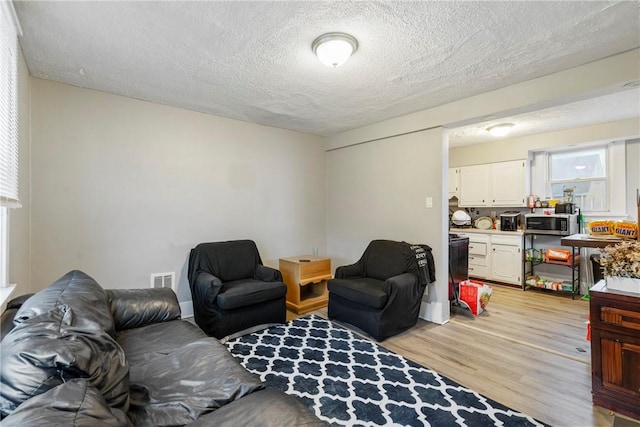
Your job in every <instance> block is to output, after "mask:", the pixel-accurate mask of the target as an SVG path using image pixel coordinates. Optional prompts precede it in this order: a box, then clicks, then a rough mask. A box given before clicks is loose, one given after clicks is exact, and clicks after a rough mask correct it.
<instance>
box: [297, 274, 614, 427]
mask: <svg viewBox="0 0 640 427" xmlns="http://www.w3.org/2000/svg"><path fill="white" fill-rule="evenodd" d="M588 313H589V303H588V301H584V300H580V299H575V300H572V299H571V298H568V297H566V296H561V295H557V294H549V293H545V292H538V291H526V292H523V291H522V290H521V289H517V288H509V287H502V286H494V293H493V295H492V297H491V300H490V302H489V305H488V306H487V311H486V312H485V313H482V314H481V315H479V316H477V317H474V316H471V315H470V314H468V313H466V312H464V311H460V310H457V309H456V310H455V311H454V312H453V313H452V317H451V320H450V321H449V322H448V323H447V324H445V325H436V324H433V323H429V322H426V321H424V320H421V319H420V320H419V321H418V323H417V325H416V326H415V327H413V328H412V329H410V330H409V331H407V332H405V333H402V334H400V335H397V336H395V337H391V338H389V339H387V340H386V341H383V342H382V343H381V345H383V346H384V347H386V348H388V349H390V350H392V351H394V352H396V353H398V354H400V355H403V356H404V357H406V358H408V359H410V360H413V361H414V362H416V363H419V364H421V365H423V366H426V367H428V368H431V369H433V370H435V371H437V372H439V373H440V374H442V375H445V376H447V377H449V378H451V379H452V380H454V381H456V382H458V383H460V384H462V385H464V386H465V387H468V388H470V389H472V390H474V391H476V392H478V393H481V394H483V395H485V396H487V397H489V398H491V399H494V400H496V401H498V402H500V403H502V404H504V405H506V406H508V407H510V408H512V409H515V410H518V411H521V412H523V413H526V414H528V415H530V416H532V417H534V418H536V419H538V420H540V421H543V422H545V423H548V424H550V425H553V426H576V427H577V426H597V427H600V426H602V427H611V426H612V425H613V421H614V416H613V414H612V413H611V412H610V411H607V410H605V409H602V408H599V407H595V406H593V404H592V403H591V365H590V363H591V347H590V343H589V342H588V341H586V331H587V325H586V324H585V321H586V320H587V318H588ZM314 314H317V315H319V316H322V317H325V318H326V317H327V310H326V308H324V309H320V310H317V311H315V312H314ZM291 317H298V316H295V315H291Z"/></svg>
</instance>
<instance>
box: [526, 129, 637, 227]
mask: <svg viewBox="0 0 640 427" xmlns="http://www.w3.org/2000/svg"><path fill="white" fill-rule="evenodd" d="M596 146H606V147H607V151H608V153H607V171H608V179H609V186H608V187H609V188H608V199H609V201H608V206H609V209H608V210H607V211H584V210H582V213H583V215H585V216H588V217H590V218H609V219H613V218H621V219H623V218H627V217H628V214H627V209H626V207H627V200H626V183H627V182H626V180H627V177H626V140H618V141H611V140H598V141H592V142H583V143H579V144H573V145H571V146H566V145H563V146H557V147H553V146H552V147H545V148H540V149H536V150H531V151H529V159H530V165H531V171H530V172H531V193H532V194H535V195H538V196H540V198H541V199H544V198H547V199H551V198H552V196H551V191H550V186H549V185H548V182H549V177H550V175H549V162H548V159H547V154H548V153H551V152H558V151H568V150H576V149H577V150H583V149H584V150H586V149H589V148H593V147H596Z"/></svg>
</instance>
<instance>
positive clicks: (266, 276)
mask: <svg viewBox="0 0 640 427" xmlns="http://www.w3.org/2000/svg"><path fill="white" fill-rule="evenodd" d="M254 276H255V277H254V279H257V280H262V281H263V282H282V273H280V270H276V269H275V268H271V267H267V266H264V265H262V264H258V265H257V266H256V272H255V275H254Z"/></svg>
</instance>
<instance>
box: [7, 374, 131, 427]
mask: <svg viewBox="0 0 640 427" xmlns="http://www.w3.org/2000/svg"><path fill="white" fill-rule="evenodd" d="M24 426H32V427H39V426H42V427H49V426H105V427H123V426H131V421H129V419H128V418H127V416H126V414H125V413H124V412H123V411H121V410H120V409H116V408H110V407H109V405H108V404H107V402H106V401H105V400H104V398H103V397H102V394H101V393H100V392H99V391H98V390H96V389H95V388H94V387H92V386H91V385H89V382H88V381H87V380H86V379H84V378H78V379H73V380H69V381H67V382H66V383H64V384H61V385H59V386H57V387H54V388H52V389H51V390H49V391H47V392H46V393H42V394H40V395H37V396H34V397H32V398H31V399H29V400H28V401H26V402H24V403H23V404H22V405H20V406H19V407H18V409H16V410H15V411H14V412H13V413H12V414H11V415H10V416H8V417H7V418H5V419H3V420H2V427H24Z"/></svg>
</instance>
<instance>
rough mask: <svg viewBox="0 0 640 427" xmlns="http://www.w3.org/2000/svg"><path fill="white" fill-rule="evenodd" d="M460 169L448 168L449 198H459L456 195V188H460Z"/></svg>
mask: <svg viewBox="0 0 640 427" xmlns="http://www.w3.org/2000/svg"><path fill="white" fill-rule="evenodd" d="M459 177H460V169H459V168H449V198H452V197H453V196H455V197H460V196H459V195H458V188H460V179H459Z"/></svg>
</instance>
